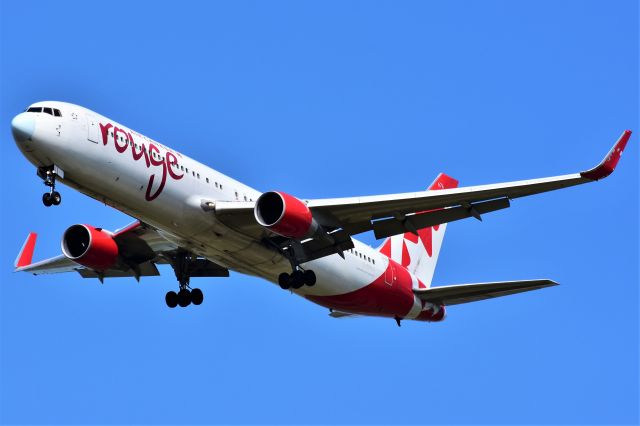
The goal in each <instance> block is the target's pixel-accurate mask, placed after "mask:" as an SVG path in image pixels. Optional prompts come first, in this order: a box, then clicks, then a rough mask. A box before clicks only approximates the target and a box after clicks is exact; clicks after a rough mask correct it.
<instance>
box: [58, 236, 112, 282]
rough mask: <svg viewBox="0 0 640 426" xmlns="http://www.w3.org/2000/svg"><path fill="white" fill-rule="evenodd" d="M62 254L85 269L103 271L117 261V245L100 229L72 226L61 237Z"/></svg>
mask: <svg viewBox="0 0 640 426" xmlns="http://www.w3.org/2000/svg"><path fill="white" fill-rule="evenodd" d="M62 253H64V255H65V256H67V257H68V258H69V259H71V260H73V261H74V262H76V263H79V264H80V265H82V266H86V267H87V268H90V269H94V270H96V271H104V270H106V269H109V268H111V267H112V266H114V265H115V264H116V262H117V260H118V245H117V244H116V242H115V241H114V240H113V238H111V235H109V234H107V233H106V232H104V231H103V230H101V229H97V228H94V227H93V226H90V225H73V226H71V227H69V228H68V229H67V230H66V231H65V232H64V235H63V236H62Z"/></svg>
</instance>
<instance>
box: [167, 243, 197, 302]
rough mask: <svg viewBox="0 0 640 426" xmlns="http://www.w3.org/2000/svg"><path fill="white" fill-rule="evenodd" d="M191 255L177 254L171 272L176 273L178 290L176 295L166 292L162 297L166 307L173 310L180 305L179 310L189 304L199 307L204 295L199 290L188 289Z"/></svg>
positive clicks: (172, 292)
mask: <svg viewBox="0 0 640 426" xmlns="http://www.w3.org/2000/svg"><path fill="white" fill-rule="evenodd" d="M191 260H192V259H191V254H190V253H187V252H179V253H178V254H177V255H176V258H175V260H174V262H173V270H174V272H175V273H176V278H177V279H178V284H179V285H180V289H179V290H178V292H177V293H176V292H175V291H169V292H167V294H166V296H165V297H164V300H165V302H166V303H167V306H168V307H170V308H175V307H176V306H178V305H180V307H181V308H186V307H187V306H189V305H190V304H192V303H193V304H194V305H200V304H201V303H202V301H203V300H204V294H203V293H202V290H200V289H199V288H193V289H192V288H191V287H189V279H190V278H191V277H190V275H189V266H190V264H191Z"/></svg>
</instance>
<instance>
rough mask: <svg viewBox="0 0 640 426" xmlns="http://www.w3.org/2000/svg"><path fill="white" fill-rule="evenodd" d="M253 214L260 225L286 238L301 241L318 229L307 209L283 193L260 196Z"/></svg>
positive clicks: (297, 200) (294, 198)
mask: <svg viewBox="0 0 640 426" xmlns="http://www.w3.org/2000/svg"><path fill="white" fill-rule="evenodd" d="M254 214H255V216H256V220H257V221H258V223H259V224H260V225H262V226H264V227H265V228H267V229H268V230H270V231H272V232H275V233H276V234H278V235H282V236H283V237H286V238H295V239H302V238H304V237H309V236H311V235H312V234H313V233H314V232H315V231H316V229H318V224H317V223H316V221H315V220H314V219H313V215H312V214H311V210H309V207H307V205H306V204H305V203H303V202H302V201H300V200H299V199H297V198H296V197H294V196H292V195H289V194H285V193H284V192H276V191H270V192H265V193H264V194H262V195H261V196H260V197H259V198H258V200H257V201H256V207H255V210H254Z"/></svg>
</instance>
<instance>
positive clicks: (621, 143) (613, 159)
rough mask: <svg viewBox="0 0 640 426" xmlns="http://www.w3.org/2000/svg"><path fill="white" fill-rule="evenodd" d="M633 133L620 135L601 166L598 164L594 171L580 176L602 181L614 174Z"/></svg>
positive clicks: (626, 131)
mask: <svg viewBox="0 0 640 426" xmlns="http://www.w3.org/2000/svg"><path fill="white" fill-rule="evenodd" d="M631 133H633V132H632V131H631V130H625V131H624V132H622V135H620V137H619V138H618V140H617V141H616V143H615V144H614V145H613V147H612V148H611V150H610V151H609V152H608V153H607V155H606V156H605V157H604V159H603V160H602V161H601V162H600V164H598V165H597V166H596V167H594V168H593V169H590V170H587V171H586V172H582V173H580V175H581V176H582V177H583V178H587V179H591V180H600V179H604V178H606V177H607V176H609V175H610V174H611V173H613V171H614V170H615V169H616V166H617V165H618V161H620V156H621V155H622V152H623V151H624V149H625V147H626V146H627V142H629V138H630V137H631Z"/></svg>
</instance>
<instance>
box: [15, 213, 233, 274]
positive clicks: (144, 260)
mask: <svg viewBox="0 0 640 426" xmlns="http://www.w3.org/2000/svg"><path fill="white" fill-rule="evenodd" d="M112 238H113V239H114V241H115V242H116V245H117V246H118V255H119V259H118V262H117V263H116V265H114V266H113V267H112V268H111V269H108V270H106V271H100V272H99V273H98V272H96V271H93V270H91V269H89V268H86V267H85V266H82V265H80V264H78V263H76V262H74V261H73V260H71V259H69V258H67V257H66V256H64V255H59V256H55V257H52V258H49V259H45V260H41V261H38V262H33V263H32V258H33V253H34V251H35V245H36V240H37V234H36V233H34V232H32V233H30V234H29V236H28V237H27V239H26V241H25V243H24V245H23V246H22V249H21V250H20V253H19V254H18V257H17V258H16V262H15V268H16V269H15V272H29V273H32V274H34V275H41V274H56V273H62V272H74V271H75V272H78V273H79V274H80V275H81V276H82V277H83V278H98V279H100V280H102V279H104V278H115V277H134V278H136V279H139V278H140V277H145V276H157V275H160V273H159V271H158V268H157V267H156V265H157V264H171V265H172V266H173V262H174V260H175V258H176V254H177V252H178V251H179V250H180V247H178V246H177V245H175V244H173V243H171V242H169V241H167V240H166V239H165V238H164V237H162V235H160V234H159V233H158V231H156V230H155V229H154V228H152V227H150V226H148V225H146V224H143V223H141V222H139V221H136V222H134V223H132V224H131V225H129V226H126V227H125V228H122V229H121V230H118V231H116V232H114V233H113V234H112ZM189 270H190V276H191V277H226V276H229V271H228V270H227V269H226V268H223V267H221V266H219V265H217V264H215V263H213V262H211V261H209V260H207V259H199V258H195V259H192V261H191V264H190V266H189Z"/></svg>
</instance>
